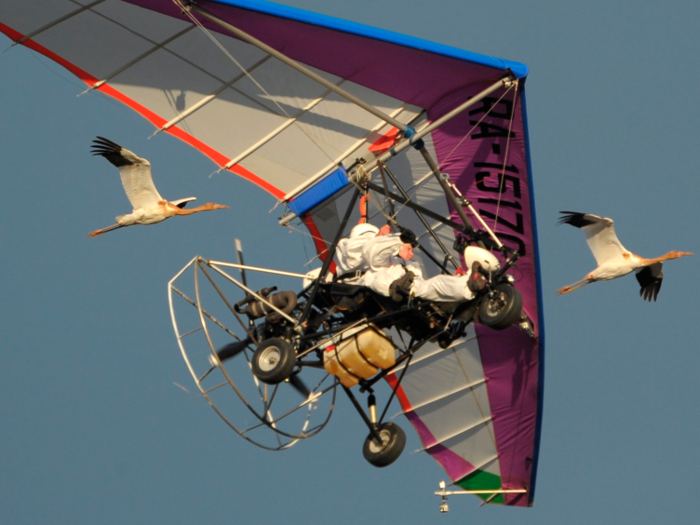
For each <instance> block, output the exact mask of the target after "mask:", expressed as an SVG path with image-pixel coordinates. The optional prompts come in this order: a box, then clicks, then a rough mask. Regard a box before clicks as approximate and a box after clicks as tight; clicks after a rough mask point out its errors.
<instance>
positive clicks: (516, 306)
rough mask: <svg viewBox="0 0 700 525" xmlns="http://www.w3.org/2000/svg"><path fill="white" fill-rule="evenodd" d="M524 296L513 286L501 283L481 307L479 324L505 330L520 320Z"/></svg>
mask: <svg viewBox="0 0 700 525" xmlns="http://www.w3.org/2000/svg"><path fill="white" fill-rule="evenodd" d="M522 309H523V296H522V295H520V292H519V291H518V290H516V289H515V288H514V287H513V286H512V285H510V284H507V283H501V284H499V285H497V286H496V287H495V288H494V289H493V290H492V291H490V292H489V293H488V294H487V295H486V296H485V297H484V298H483V299H482V300H481V305H480V306H479V322H481V324H483V325H484V326H488V327H489V328H493V329H494V330H504V329H506V328H508V327H509V326H511V325H512V324H513V323H516V322H518V321H519V320H520V314H521V312H522Z"/></svg>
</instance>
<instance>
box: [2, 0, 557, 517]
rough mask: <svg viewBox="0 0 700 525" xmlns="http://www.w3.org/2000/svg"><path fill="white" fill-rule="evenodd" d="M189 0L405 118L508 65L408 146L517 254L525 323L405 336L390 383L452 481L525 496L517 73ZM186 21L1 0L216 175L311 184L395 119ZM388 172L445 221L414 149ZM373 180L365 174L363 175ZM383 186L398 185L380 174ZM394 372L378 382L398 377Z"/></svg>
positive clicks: (534, 371) (176, 13)
mask: <svg viewBox="0 0 700 525" xmlns="http://www.w3.org/2000/svg"><path fill="white" fill-rule="evenodd" d="M196 4H197V5H198V6H200V7H202V8H204V9H206V10H207V11H209V12H211V13H213V14H214V15H216V16H217V17H219V18H221V19H222V20H225V21H226V22H228V23H230V24H232V25H234V26H236V27H237V28H239V29H241V30H243V31H245V32H247V33H249V34H250V35H252V36H253V37H255V38H257V39H259V40H260V41H262V42H264V43H265V44H267V45H269V46H271V47H272V48H274V49H276V50H278V51H280V52H282V53H284V54H285V55H287V56H289V57H290V58H292V59H294V60H297V61H299V62H300V63H302V64H303V65H305V66H306V67H308V68H310V69H311V70H312V71H314V72H315V73H317V74H319V75H321V76H322V77H324V78H325V79H327V80H328V81H330V82H332V83H333V84H335V85H337V86H339V87H341V88H342V89H344V90H347V91H348V92H350V93H352V94H353V95H355V96H357V97H359V98H361V99H363V100H365V101H367V102H368V103H370V104H371V105H373V106H374V107H376V108H378V109H380V110H381V111H382V112H384V113H386V114H388V115H390V116H391V117H392V118H394V119H396V120H397V121H398V122H400V123H403V124H410V125H411V126H413V127H415V128H420V126H422V125H424V124H427V123H430V122H434V121H436V120H437V119H439V118H440V117H442V116H443V115H445V114H447V113H449V112H450V111H451V110H452V109H454V108H455V107H457V106H459V105H460V104H462V103H463V102H464V101H466V100H468V99H469V98H470V97H472V96H474V95H475V94H477V93H479V92H480V91H482V90H484V89H485V88H487V87H489V86H491V85H492V84H494V83H495V82H497V81H498V80H499V79H501V78H503V77H504V75H505V74H506V73H510V74H511V75H512V76H513V77H514V78H516V79H518V80H519V83H518V84H517V85H516V86H515V87H514V88H512V89H507V88H505V87H504V88H502V89H499V90H498V91H496V92H494V93H493V94H492V95H490V96H489V97H487V98H485V99H484V100H482V101H481V102H479V103H478V104H476V105H475V106H474V107H472V108H470V109H468V110H467V111H465V112H463V113H461V114H459V115H458V116H457V117H455V118H454V119H452V120H450V121H449V122H447V123H446V124H444V125H443V126H441V127H439V128H437V129H436V130H434V131H433V132H431V133H430V134H429V135H427V136H426V137H424V142H425V145H426V150H427V151H428V152H429V153H430V155H431V156H432V157H433V158H434V159H435V160H436V162H437V163H438V165H439V167H440V171H441V172H442V173H447V174H449V176H450V178H451V180H452V182H454V183H455V184H456V186H457V187H458V188H459V190H460V191H461V192H462V193H463V194H464V195H465V197H466V198H467V199H468V200H469V201H470V202H471V203H472V204H473V205H474V207H475V208H476V209H477V210H478V211H479V213H480V214H481V216H482V217H484V218H485V219H486V221H487V223H488V225H489V227H491V228H492V229H494V231H495V232H496V233H497V235H498V236H499V238H500V239H501V240H502V241H503V242H504V244H506V245H507V246H510V247H513V248H514V249H517V250H519V251H520V253H521V258H520V259H519V261H518V264H517V268H515V270H514V271H513V272H512V273H513V275H514V277H515V278H516V287H517V288H518V290H520V292H521V293H522V295H523V298H524V311H525V313H526V314H527V316H528V318H529V320H530V322H531V324H532V328H533V331H534V336H531V335H529V334H527V333H526V332H524V331H522V330H520V329H519V328H517V327H511V328H509V329H508V330H505V331H502V332H496V331H493V330H490V329H487V328H485V327H483V326H481V325H476V327H473V326H471V327H470V328H469V333H468V334H467V336H466V337H465V338H463V339H460V340H458V341H456V342H455V344H453V345H452V346H451V347H450V348H449V349H447V350H443V349H440V348H439V347H437V346H434V345H433V346H431V345H428V346H427V347H425V348H423V349H421V350H420V351H419V352H418V353H417V355H416V358H415V362H414V363H413V364H412V365H411V366H410V367H409V368H408V370H407V371H406V375H405V376H404V378H403V382H402V384H401V385H400V386H399V387H398V391H397V394H398V398H399V401H400V403H401V406H402V409H403V411H404V413H405V415H406V417H407V418H408V419H409V421H411V423H412V424H413V425H414V427H415V428H416V431H417V432H418V435H419V437H420V439H421V441H422V443H423V447H424V448H425V450H426V452H427V453H428V454H431V455H432V456H433V457H434V458H435V459H436V460H437V461H438V463H439V464H440V465H441V466H442V467H443V468H444V469H445V471H446V472H447V474H448V475H449V476H450V478H451V479H452V481H453V482H455V483H456V484H458V485H460V486H463V487H465V488H475V487H487V488H488V489H490V490H496V489H510V488H513V489H525V490H527V493H526V494H524V495H522V494H518V495H498V496H494V497H488V496H487V497H485V499H487V501H489V502H490V503H503V504H506V505H516V506H525V505H531V504H532V503H533V501H534V483H535V478H536V470H537V454H538V448H539V431H540V425H541V417H542V392H543V355H544V350H543V348H544V346H543V344H544V333H543V325H542V311H541V304H542V301H541V298H540V285H539V282H540V280H539V269H538V268H539V266H538V255H537V238H536V224H535V213H534V200H533V189H532V177H531V169H530V163H529V151H528V137H527V122H526V108H525V89H524V82H525V79H526V76H527V68H526V67H525V66H524V65H523V64H519V63H516V62H510V61H506V60H502V59H498V58H493V57H487V56H483V55H477V54H474V53H470V52H467V51H463V50H458V49H454V48H450V47H447V46H442V45H439V44H436V43H433V42H428V41H424V40H420V39H416V38H412V37H408V36H405V35H399V34H396V33H392V32H389V31H384V30H379V29H375V28H371V27H368V26H365V25H362V24H356V23H351V22H347V21H343V20H337V19H333V18H330V17H325V16H321V15H317V14H314V13H308V12H305V11H302V10H299V9H294V8H289V7H284V6H280V5H277V4H273V3H270V2H265V1H262V0H219V1H211V0H198V1H197V3H196ZM199 20H200V21H201V23H202V24H203V26H204V27H205V28H206V30H207V32H205V31H204V30H202V29H201V28H200V27H198V26H197V25H195V24H193V22H192V21H191V20H190V19H189V18H188V17H187V16H186V15H185V14H183V13H182V9H181V6H179V5H177V3H176V2H174V1H173V0H128V1H122V0H5V1H4V2H3V10H2V12H1V13H0V31H1V32H3V33H4V34H5V35H7V36H8V37H9V38H10V39H12V40H13V41H14V42H16V43H19V44H21V45H24V46H26V47H28V48H30V49H33V50H34V51H36V52H38V53H41V54H43V55H45V56H47V57H49V58H50V59H52V60H54V61H56V62H57V63H59V64H60V65H62V66H63V67H65V68H66V69H68V70H69V71H70V72H71V73H73V74H74V75H76V76H77V77H78V78H79V79H81V80H82V81H83V82H84V83H85V84H86V88H88V89H91V90H98V91H100V92H102V93H104V94H106V95H109V96H111V97H114V98H115V99H117V100H119V101H120V102H122V103H124V104H126V105H127V106H129V107H130V108H132V109H133V110H134V111H136V112H138V113H139V114H141V115H142V116H143V117H145V118H146V119H148V120H149V121H150V122H151V123H152V124H153V125H154V126H155V128H156V131H162V132H166V133H170V134H172V135H174V136H176V137H178V138H179V139H181V140H183V141H184V142H186V143H187V144H189V145H191V146H193V147H195V148H197V149H198V150H200V151H201V152H202V153H203V154H205V155H206V156H208V157H209V158H210V159H211V160H212V161H213V162H214V163H215V164H216V165H217V166H219V167H220V168H221V169H222V170H227V171H229V172H231V173H234V174H236V175H239V176H241V177H244V178H246V179H248V180H250V181H251V182H253V183H254V184H257V185H258V186H260V187H262V188H264V189H265V190H267V191H268V192H269V193H270V194H271V195H273V196H274V197H275V198H277V199H280V200H283V201H291V202H294V199H296V198H297V197H298V198H299V199H302V198H303V197H304V196H305V192H306V191H307V190H308V189H309V188H318V187H326V186H327V185H326V184H320V185H319V184H318V183H319V181H322V180H324V177H326V176H328V175H329V174H334V173H339V172H342V173H344V172H345V170H349V169H351V167H352V166H353V164H354V162H355V161H356V159H358V158H364V159H368V160H369V159H373V158H374V157H375V155H378V154H381V153H383V152H385V151H387V150H388V149H389V148H391V147H392V146H393V144H394V142H395V140H397V138H400V134H399V132H398V130H397V129H396V128H395V127H394V126H393V125H391V124H387V123H386V122H384V121H383V120H382V119H380V118H378V117H377V116H375V115H372V114H370V113H369V112H367V111H365V110H364V109H362V108H360V107H358V106H357V105H355V104H353V103H351V102H349V101H347V100H346V99H344V98H343V97H341V96H340V95H338V94H337V93H334V92H333V91H331V90H330V89H328V88H327V87H325V86H323V85H321V84H319V83H317V82H315V81H313V80H311V79H309V78H308V77H307V76H305V75H303V74H302V73H300V72H298V71H296V70H294V69H292V68H290V67H289V66H287V65H285V64H283V63H282V62H281V61H280V60H278V59H277V58H274V57H272V56H271V55H269V54H267V53H266V52H264V51H262V50H260V49H258V48H257V47H254V46H252V45H251V44H248V43H246V42H244V41H242V40H240V39H238V38H234V37H232V36H230V35H229V34H228V33H226V32H225V31H224V30H223V29H221V28H220V27H219V26H217V25H215V24H213V23H212V22H209V21H204V20H203V19H202V18H199ZM212 37H213V39H214V40H215V42H214V41H212ZM218 46H221V48H223V49H224V50H225V52H224V51H222V49H221V48H220V47H218ZM387 167H388V168H389V169H390V170H391V172H392V174H394V175H395V176H396V178H397V181H398V182H399V185H400V186H401V188H402V189H405V190H406V192H407V193H408V194H409V195H410V197H411V198H412V199H413V200H414V201H415V202H417V203H418V204H420V205H422V206H424V207H425V208H428V209H430V210H432V211H433V212H434V213H436V214H438V215H439V216H440V217H449V218H450V219H451V220H452V221H454V222H456V223H459V222H460V219H459V217H458V215H457V214H456V212H455V210H453V209H452V208H451V207H450V205H448V202H447V200H446V198H445V195H444V193H443V192H442V189H441V187H440V185H439V184H438V183H437V181H436V179H435V177H434V175H433V174H432V173H431V171H430V170H429V169H428V168H427V166H426V164H425V161H424V159H423V158H422V156H421V155H420V154H419V153H418V152H417V151H416V150H415V149H413V148H409V149H408V150H406V151H405V152H403V153H402V154H400V155H398V156H396V157H394V158H392V159H391V160H390V161H388V163H387ZM372 180H373V181H375V182H376V181H377V178H376V172H375V174H373V178H372ZM342 184H344V182H343V183H341V184H339V185H338V187H334V190H333V191H334V192H335V193H334V194H333V195H332V196H331V197H329V198H327V199H326V200H323V201H322V202H320V203H318V204H316V202H317V201H310V202H312V204H311V205H315V207H313V209H312V210H311V211H310V212H308V213H302V216H301V218H300V219H301V221H302V222H303V223H304V224H305V225H306V226H307V227H308V229H309V232H310V234H311V235H312V237H313V238H314V242H315V245H316V247H317V249H318V251H319V253H320V254H321V255H323V253H324V251H325V250H326V248H327V246H328V244H329V243H330V241H331V240H332V239H333V238H334V237H335V235H336V234H337V230H338V226H339V224H340V219H339V217H342V216H343V213H344V207H345V205H346V203H347V201H348V200H349V195H350V192H349V191H347V190H348V189H352V188H354V187H353V186H351V185H350V186H347V187H345V189H343V188H342ZM388 186H389V187H391V189H392V191H393V192H395V193H398V192H399V191H400V190H399V188H398V187H396V186H395V185H394V184H393V183H391V182H389V183H388ZM324 198H325V197H324ZM372 199H373V203H374V208H373V209H374V212H373V220H374V221H381V220H383V218H382V216H381V214H379V213H378V212H377V211H376V208H377V206H381V207H384V208H386V203H385V202H384V200H385V199H384V197H383V196H382V195H373V197H372ZM396 208H397V218H398V220H399V222H400V223H401V224H402V225H403V226H406V227H409V228H411V229H413V230H414V231H416V233H418V234H419V236H420V240H421V244H422V245H424V246H425V247H426V249H427V250H428V251H430V252H431V253H433V254H434V257H433V259H430V258H427V257H426V256H424V255H421V254H420V253H419V258H421V262H422V263H423V264H425V265H426V267H427V268H429V269H430V271H429V272H427V273H428V274H430V273H431V272H438V271H441V270H440V267H439V266H440V264H442V263H443V258H444V257H445V251H446V252H447V254H448V255H449V257H448V258H447V259H445V260H449V259H450V258H451V261H452V262H448V263H447V267H448V269H449V270H450V271H452V270H453V269H454V266H455V265H461V264H462V263H463V261H462V259H461V258H460V254H459V253H457V252H456V251H455V250H454V249H453V247H452V246H453V243H454V240H455V235H456V231H455V230H454V229H453V228H451V227H449V226H447V225H444V224H441V223H439V221H436V220H435V219H434V218H431V217H423V220H421V219H420V218H419V217H418V216H417V215H416V214H415V213H413V212H412V211H411V210H409V209H408V208H406V207H403V206H400V205H398V204H397V205H396ZM299 209H300V210H302V212H305V211H306V209H302V208H299ZM300 213H301V212H300ZM356 219H357V217H356V216H354V217H353V218H352V221H356ZM424 221H425V222H424ZM426 223H427V224H428V225H429V226H430V227H431V229H434V232H435V237H433V236H431V235H430V234H429V232H428V228H426V226H425V224H426ZM350 226H351V225H350ZM477 226H478V225H477ZM436 260H437V261H438V263H440V264H437V263H436ZM453 262H454V264H453ZM400 373H401V371H400V370H399V371H396V372H395V373H394V374H390V375H389V376H388V378H387V379H388V380H389V381H390V383H391V382H392V381H396V380H397V377H398V375H399V374H400ZM394 384H395V383H394Z"/></svg>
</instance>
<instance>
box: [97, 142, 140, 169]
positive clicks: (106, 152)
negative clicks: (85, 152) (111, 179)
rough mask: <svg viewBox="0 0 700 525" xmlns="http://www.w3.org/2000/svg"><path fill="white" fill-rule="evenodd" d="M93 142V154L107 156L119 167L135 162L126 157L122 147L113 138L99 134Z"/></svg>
mask: <svg viewBox="0 0 700 525" xmlns="http://www.w3.org/2000/svg"><path fill="white" fill-rule="evenodd" d="M92 142H93V144H92V146H90V147H91V148H92V150H91V151H92V154H93V155H99V156H102V157H104V158H106V159H107V160H108V161H109V162H111V163H112V164H113V165H115V166H116V167H117V168H120V167H122V166H130V165H132V164H133V162H131V161H129V160H127V159H125V158H124V156H123V155H122V153H121V151H122V147H121V146H120V145H119V144H117V143H116V142H112V141H111V140H109V139H106V138H104V137H100V136H99V135H98V137H97V140H93V141H92Z"/></svg>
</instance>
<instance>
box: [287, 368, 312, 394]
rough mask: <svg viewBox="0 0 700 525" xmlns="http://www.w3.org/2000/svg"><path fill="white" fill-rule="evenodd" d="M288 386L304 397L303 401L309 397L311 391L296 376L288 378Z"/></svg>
mask: <svg viewBox="0 0 700 525" xmlns="http://www.w3.org/2000/svg"><path fill="white" fill-rule="evenodd" d="M289 384H290V385H292V387H293V388H294V390H296V391H297V392H299V393H300V394H301V395H302V396H304V398H305V399H308V397H309V396H310V395H311V391H310V390H309V388H308V387H307V386H306V385H305V384H304V382H303V381H302V380H301V379H300V378H299V375H298V374H294V375H293V376H290V377H289Z"/></svg>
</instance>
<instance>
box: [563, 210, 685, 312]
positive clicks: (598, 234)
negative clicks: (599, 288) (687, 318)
mask: <svg viewBox="0 0 700 525" xmlns="http://www.w3.org/2000/svg"><path fill="white" fill-rule="evenodd" d="M560 213H564V214H566V215H564V216H563V217H562V218H561V219H560V223H566V224H571V225H572V226H575V227H577V228H580V229H581V230H583V233H584V234H585V235H586V242H588V247H589V248H590V249H591V252H593V256H594V257H595V259H596V262H597V263H598V267H597V268H596V269H595V270H593V271H592V272H590V273H589V274H588V275H586V277H584V278H583V279H581V280H580V281H576V282H575V283H573V284H570V285H569V286H565V287H563V288H561V289H560V290H558V291H557V295H561V294H566V293H570V292H573V291H574V290H578V289H579V288H581V287H583V286H586V285H587V284H591V283H594V282H596V281H610V280H611V279H617V278H618V277H623V276H625V275H627V274H629V273H632V272H637V281H639V284H640V285H641V287H642V289H641V291H640V292H639V294H640V295H642V296H643V297H644V299H647V300H649V301H651V300H652V299H654V300H656V296H657V295H658V293H659V290H660V289H661V281H662V279H663V271H662V266H663V261H668V260H671V259H677V258H679V257H684V256H686V255H693V254H692V253H688V252H678V251H674V252H669V253H667V254H666V255H662V256H661V257H656V258H654V259H645V258H644V257H640V256H639V255H635V254H633V253H632V252H630V251H629V250H627V249H625V247H624V246H622V243H620V241H619V240H618V238H617V235H616V234H615V226H614V224H613V221H612V219H609V218H607V217H599V216H598V215H593V214H590V213H576V212H570V211H563V212H560Z"/></svg>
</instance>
